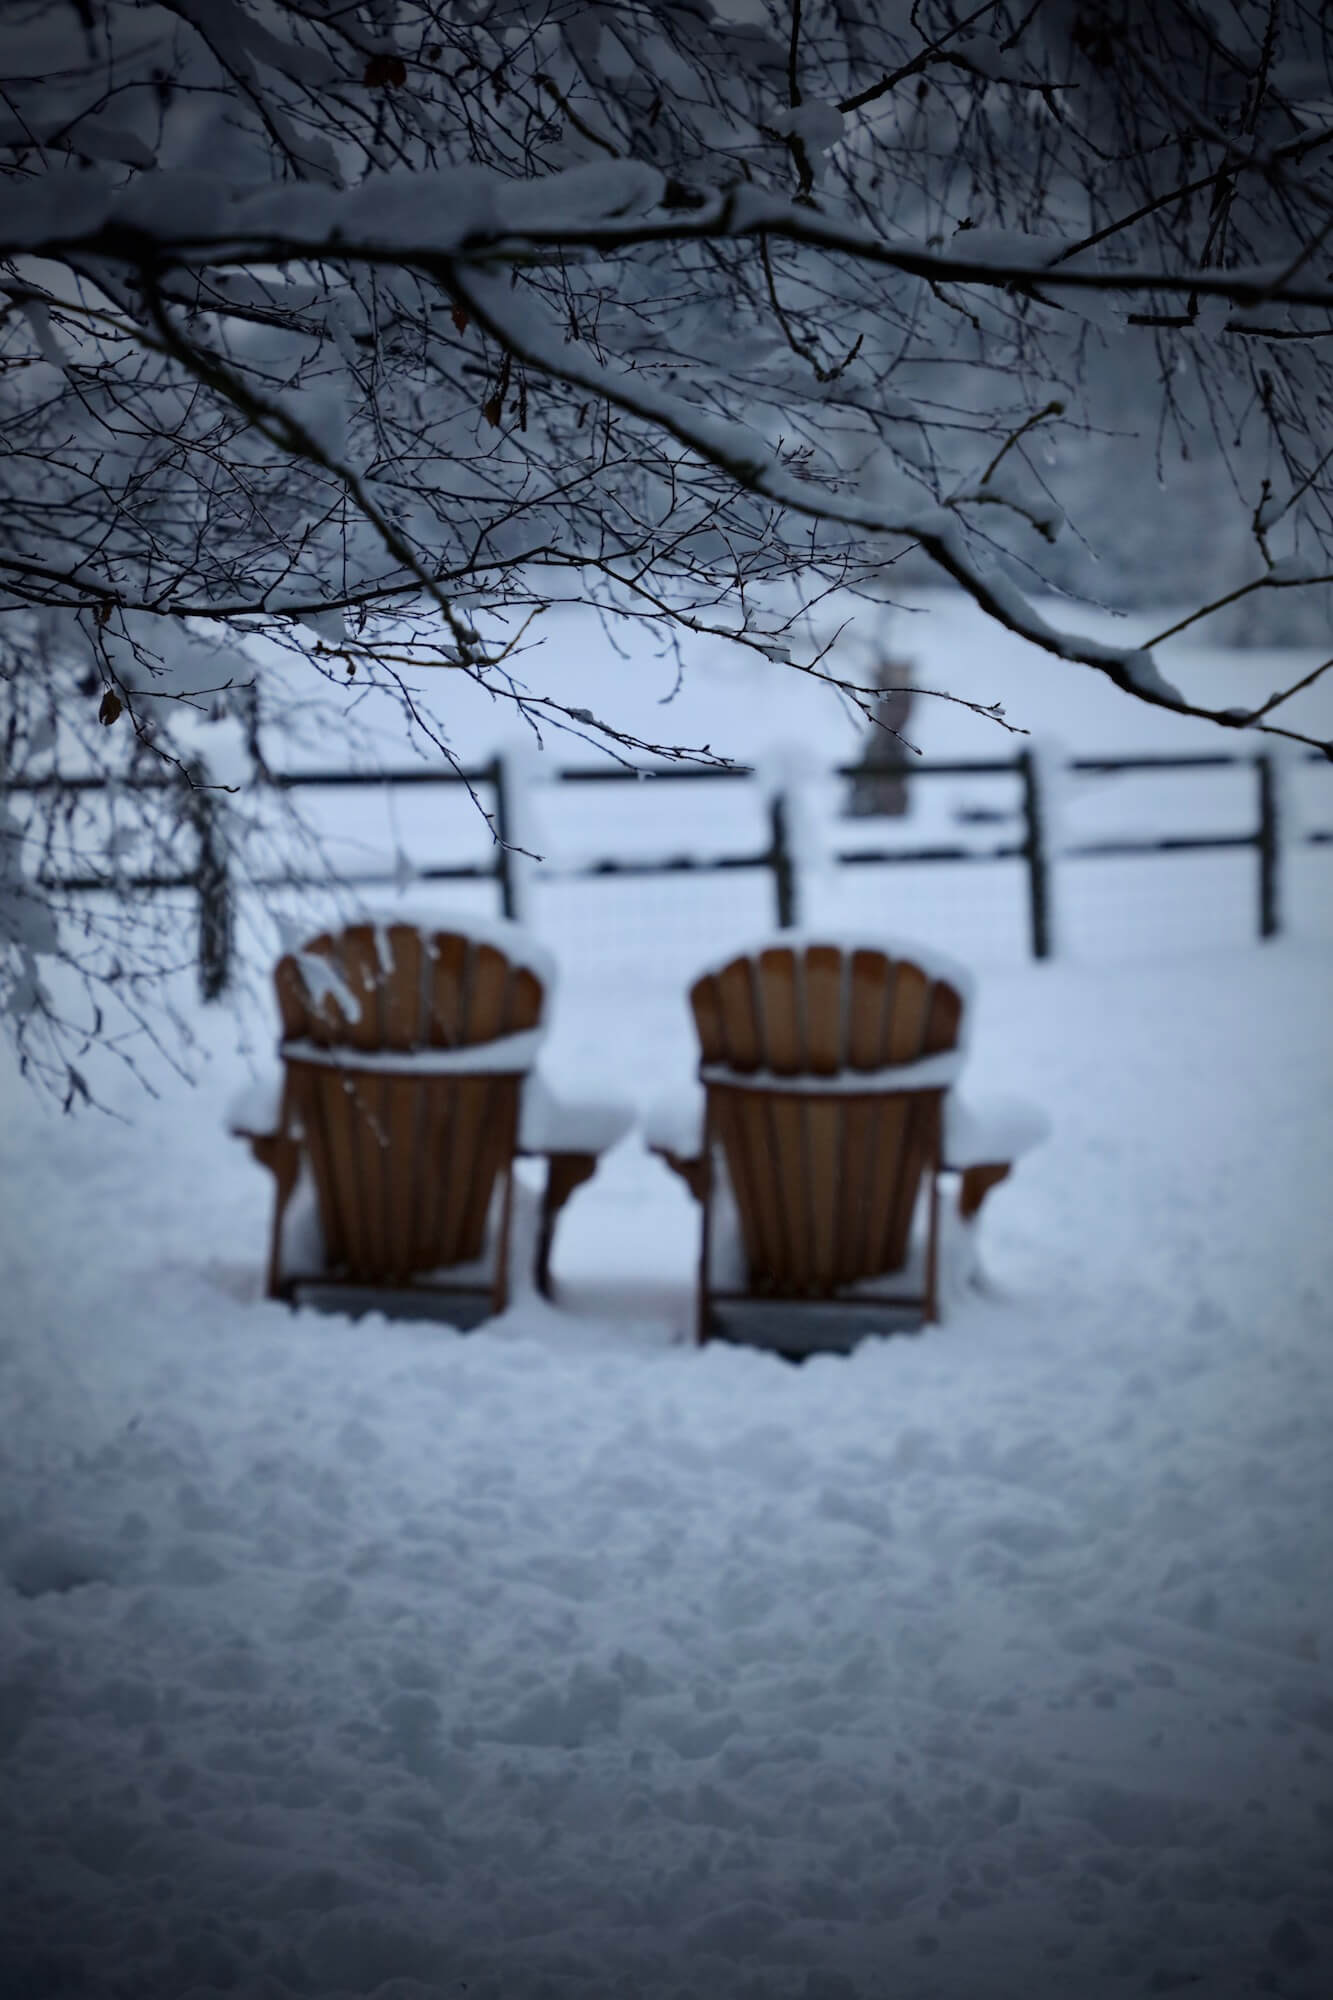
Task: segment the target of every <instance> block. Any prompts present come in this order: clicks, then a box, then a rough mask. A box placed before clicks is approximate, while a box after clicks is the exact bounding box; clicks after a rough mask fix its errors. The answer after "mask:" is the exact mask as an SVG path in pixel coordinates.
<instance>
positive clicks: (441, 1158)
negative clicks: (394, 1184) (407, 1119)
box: [412, 1077, 458, 1271]
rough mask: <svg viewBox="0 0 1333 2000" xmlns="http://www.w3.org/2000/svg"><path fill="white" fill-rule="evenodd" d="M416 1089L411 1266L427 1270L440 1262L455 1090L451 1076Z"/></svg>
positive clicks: (450, 1154)
mask: <svg viewBox="0 0 1333 2000" xmlns="http://www.w3.org/2000/svg"><path fill="white" fill-rule="evenodd" d="M417 1089H418V1092H419V1094H420V1100H421V1109H420V1111H419V1112H418V1114H417V1155H416V1158H415V1160H414V1161H413V1163H412V1165H413V1172H414V1178H415V1199H414V1202H413V1212H412V1269H413V1270H414V1271H429V1270H432V1269H433V1268H434V1266H435V1265H436V1264H438V1263H440V1261H441V1259H440V1257H439V1256H438V1255H437V1254H436V1246H437V1245H438V1244H439V1243H440V1242H441V1241H442V1227H443V1225H442V1216H443V1213H444V1207H445V1201H446V1195H447V1189H448V1180H449V1168H450V1162H451V1160H452V1157H453V1138H454V1114H455V1112H456V1110H457V1108H458V1090H457V1085H456V1083H455V1081H454V1079H453V1078H452V1077H446V1078H439V1077H431V1078H429V1079H424V1080H422V1081H420V1082H418V1084H417Z"/></svg>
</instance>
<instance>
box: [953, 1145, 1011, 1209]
mask: <svg viewBox="0 0 1333 2000" xmlns="http://www.w3.org/2000/svg"><path fill="white" fill-rule="evenodd" d="M1009 1171H1010V1164H1009V1162H1008V1161H1007V1160H1003V1161H1001V1160H997V1161H995V1162H993V1163H992V1164H991V1165H988V1166H984V1167H964V1168H963V1173H962V1184H961V1186H960V1187H959V1189H958V1213H959V1215H960V1216H961V1218H962V1220H963V1221H964V1222H970V1221H971V1220H972V1217H973V1216H974V1215H975V1214H976V1213H977V1211H978V1209H979V1208H980V1207H981V1204H982V1202H983V1201H984V1200H985V1199H986V1196H987V1195H988V1194H989V1193H990V1191H991V1189H992V1188H993V1187H998V1186H999V1185H1000V1182H1001V1181H1003V1180H1007V1179H1008V1178H1009Z"/></svg>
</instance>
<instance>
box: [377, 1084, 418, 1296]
mask: <svg viewBox="0 0 1333 2000" xmlns="http://www.w3.org/2000/svg"><path fill="white" fill-rule="evenodd" d="M424 1098H425V1094H424V1093H423V1092H422V1090H421V1089H420V1087H419V1085H418V1082H417V1080H416V1078H414V1077H410V1076H391V1077H387V1078H386V1079H385V1084H384V1124H385V1131H386V1133H387V1145H386V1147H385V1154H384V1241H385V1266H386V1271H385V1275H386V1276H387V1277H390V1278H394V1279H398V1280H399V1281H401V1280H402V1279H404V1278H406V1277H408V1276H409V1275H410V1274H411V1272H412V1271H413V1270H414V1269H415V1268H416V1266H415V1265H414V1264H413V1261H412V1258H413V1250H414V1247H415V1246H414V1244H413V1240H412V1228H413V1221H414V1207H415V1183H416V1179H417V1175H418V1165H417V1163H418V1161H419V1160H422V1159H424V1158H425V1157H426V1154H425V1151H424V1148H423V1146H422V1144H421V1127H422V1123H423V1112H424V1109H425V1103H424Z"/></svg>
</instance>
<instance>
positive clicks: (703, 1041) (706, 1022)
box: [690, 972, 727, 1062]
mask: <svg viewBox="0 0 1333 2000" xmlns="http://www.w3.org/2000/svg"><path fill="white" fill-rule="evenodd" d="M690 1009H691V1012H692V1013H693V1015H694V1026H695V1031H696V1033H697V1034H698V1037H699V1053H700V1055H701V1056H702V1058H703V1060H704V1061H705V1062H725V1061H726V1059H727V1044H726V1038H725V1037H724V1035H723V1033H722V996H721V994H720V993H719V992H718V988H717V980H716V979H715V978H714V976H713V974H712V973H711V972H708V973H705V974H704V976H703V978H702V979H696V981H695V982H694V985H693V986H692V987H691V988H690Z"/></svg>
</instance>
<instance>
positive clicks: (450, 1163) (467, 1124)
mask: <svg viewBox="0 0 1333 2000" xmlns="http://www.w3.org/2000/svg"><path fill="white" fill-rule="evenodd" d="M447 1087H448V1090H449V1093H450V1095H451V1096H452V1098H453V1100H454V1102H453V1118H452V1121H451V1129H450V1134H449V1152H448V1156H447V1158H445V1159H441V1160H440V1161H438V1162H430V1163H426V1171H427V1172H431V1171H434V1172H436V1173H438V1174H439V1175H440V1177H441V1188H440V1197H441V1198H440V1210H439V1224H438V1226H439V1237H438V1242H439V1249H440V1255H439V1258H438V1260H437V1261H438V1262H439V1263H441V1264H454V1263H457V1262H458V1260H459V1258H460V1257H464V1256H466V1255H467V1251H466V1250H465V1249H463V1248H462V1247H461V1246H462V1244H463V1242H464V1240H465V1238H464V1220H465V1217H466V1215H467V1206H468V1192H469V1186H470V1183H471V1180H472V1177H473V1175H474V1174H475V1173H476V1171H477V1154H478V1150H479V1142H480V1140H481V1136H482V1129H483V1123H484V1117H485V1109H486V1095H487V1092H486V1079H485V1078H484V1077H476V1076H460V1077H451V1078H450V1079H449V1081H448V1086H447ZM473 1254H475V1252H474V1253H473Z"/></svg>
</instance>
